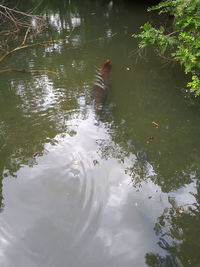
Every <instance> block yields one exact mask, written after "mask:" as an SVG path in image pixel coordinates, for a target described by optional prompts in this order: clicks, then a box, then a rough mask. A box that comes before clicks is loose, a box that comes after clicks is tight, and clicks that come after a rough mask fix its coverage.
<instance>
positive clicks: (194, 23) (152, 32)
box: [133, 0, 200, 96]
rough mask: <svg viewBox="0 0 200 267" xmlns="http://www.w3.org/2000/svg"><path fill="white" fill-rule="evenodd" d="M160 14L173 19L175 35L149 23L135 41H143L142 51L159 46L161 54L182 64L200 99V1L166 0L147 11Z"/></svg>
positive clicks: (191, 85)
mask: <svg viewBox="0 0 200 267" xmlns="http://www.w3.org/2000/svg"><path fill="white" fill-rule="evenodd" d="M152 10H159V14H163V13H167V14H170V15H172V16H173V25H172V26H173V32H170V33H167V29H166V28H165V27H162V26H161V27H159V28H156V27H154V26H152V24H150V23H149V22H147V23H145V24H144V25H143V26H141V32H140V33H139V34H134V35H133V37H135V38H140V39H141V41H140V43H139V48H144V47H146V46H149V45H153V46H156V47H157V49H159V51H160V54H162V55H163V54H164V53H166V52H167V53H169V54H170V57H171V58H172V59H174V60H175V61H177V62H179V63H180V64H181V65H182V66H183V67H184V70H185V73H186V74H190V75H191V81H190V82H188V84H187V87H188V88H189V91H190V92H191V93H194V95H195V96H199V95H200V1H199V0H166V1H162V2H161V3H159V4H158V5H157V6H154V7H151V8H149V9H148V11H152Z"/></svg>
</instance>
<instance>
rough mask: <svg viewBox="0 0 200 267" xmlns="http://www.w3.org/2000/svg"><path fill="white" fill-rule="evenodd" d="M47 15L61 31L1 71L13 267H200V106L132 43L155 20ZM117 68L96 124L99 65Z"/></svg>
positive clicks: (60, 8)
mask: <svg viewBox="0 0 200 267" xmlns="http://www.w3.org/2000/svg"><path fill="white" fill-rule="evenodd" d="M51 4H52V6H51V5H50V3H49V5H47V6H46V13H47V14H48V17H49V21H50V24H51V25H52V30H51V32H50V33H47V34H45V36H44V35H41V36H40V39H41V40H43V39H46V40H47V39H48V38H49V39H50V37H51V36H53V38H55V39H60V38H64V37H65V36H66V35H69V34H70V32H71V30H72V29H73V28H74V30H73V32H72V33H71V37H70V39H69V41H60V42H58V43H54V44H52V45H49V46H37V47H36V46H35V47H32V48H28V49H26V50H21V51H18V52H16V53H13V54H12V55H10V56H9V57H7V58H6V59H5V60H4V62H3V63H2V68H6V67H16V68H24V69H33V70H49V71H54V72H57V73H58V74H57V75H55V74H53V73H50V72H49V73H44V72H34V73H31V74H28V73H11V72H10V73H6V74H4V75H2V74H1V77H0V85H1V86H0V135H1V138H0V145H1V147H0V148H1V150H0V156H1V158H0V174H1V176H2V179H1V181H2V186H1V190H2V193H1V213H0V248H1V250H0V253H1V254H0V263H1V266H4V267H14V266H20V267H27V266H29V267H35V266H39V267H51V266H52V267H54V266H57V267H64V266H70V267H71V266H73V267H79V266H87V267H89V266H91V267H94V266H95V267H97V266H109V267H111V266H113V267H117V266H120V267H122V266H123V267H125V266H127V267H129V266H200V256H199V251H200V245H199V241H198V240H199V237H200V232H199V229H200V228H199V221H200V215H199V163H200V152H199V149H198V148H199V146H200V139H199V132H200V117H199V112H200V110H199V105H198V104H195V103H194V102H192V101H191V100H189V99H188V98H186V97H185V96H184V94H183V93H182V92H181V91H182V90H181V89H182V88H183V86H184V84H185V80H184V79H185V78H184V75H183V73H182V72H181V70H179V69H178V67H177V66H175V67H172V66H170V67H168V66H165V65H164V64H163V62H162V61H159V59H157V58H156V56H155V55H154V54H153V52H150V50H149V52H148V53H147V55H146V56H145V55H143V56H144V57H143V58H141V59H139V60H138V61H136V57H137V55H136V54H135V53H134V51H135V49H136V47H137V43H136V40H134V39H132V38H131V37H130V36H131V34H132V33H134V32H135V31H137V30H138V27H139V26H140V25H141V24H143V23H144V22H145V21H146V20H147V19H148V18H149V17H148V16H149V15H148V14H146V13H145V9H144V6H143V5H139V4H134V5H130V4H128V3H120V2H119V3H117V2H114V3H113V2H112V1H110V2H106V3H104V4H103V3H101V2H95V1H94V2H90V1H86V2H85V4H84V5H83V4H81V3H79V2H78V1H74V2H73V3H71V4H69V3H68V4H66V3H65V2H62V1H61V2H60V4H59V5H58V4H54V5H53V1H52V3H51ZM106 58H109V59H110V60H111V62H112V70H111V73H110V88H109V91H108V96H107V100H106V103H105V105H104V107H103V110H102V112H101V113H100V114H99V113H97V112H96V111H95V110H94V107H93V105H92V103H91V92H92V88H93V82H94V74H95V66H100V65H101V64H102V63H103V61H104V59H106Z"/></svg>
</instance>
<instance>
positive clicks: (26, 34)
mask: <svg viewBox="0 0 200 267" xmlns="http://www.w3.org/2000/svg"><path fill="white" fill-rule="evenodd" d="M29 30H30V27H28V29H27V30H26V33H25V35H24V40H23V42H22V44H21V45H24V44H25V42H26V39H27V36H28V32H29Z"/></svg>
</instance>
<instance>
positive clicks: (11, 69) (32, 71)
mask: <svg viewBox="0 0 200 267" xmlns="http://www.w3.org/2000/svg"><path fill="white" fill-rule="evenodd" d="M12 71H16V72H24V73H34V72H47V73H52V74H55V75H58V72H55V71H51V70H25V69H17V68H9V69H4V70H0V73H5V72H12Z"/></svg>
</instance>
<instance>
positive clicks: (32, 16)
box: [0, 5, 43, 20]
mask: <svg viewBox="0 0 200 267" xmlns="http://www.w3.org/2000/svg"><path fill="white" fill-rule="evenodd" d="M0 8H3V9H4V10H9V11H11V12H15V13H17V14H20V15H23V16H25V17H30V18H37V19H40V20H43V18H42V17H41V16H37V15H31V14H28V13H25V12H22V11H18V10H16V9H13V8H9V7H7V6H3V5H0Z"/></svg>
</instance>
